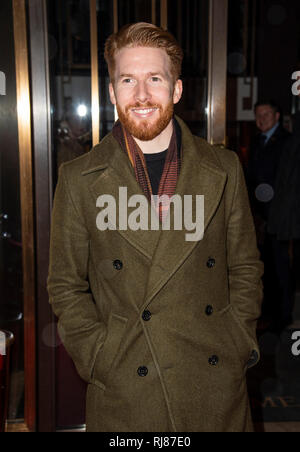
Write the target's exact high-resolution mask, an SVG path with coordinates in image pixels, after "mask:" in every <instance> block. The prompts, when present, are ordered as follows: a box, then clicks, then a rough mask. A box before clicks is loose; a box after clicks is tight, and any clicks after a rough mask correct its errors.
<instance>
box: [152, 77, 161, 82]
mask: <svg viewBox="0 0 300 452" xmlns="http://www.w3.org/2000/svg"><path fill="white" fill-rule="evenodd" d="M151 81H152V82H154V83H158V82H160V81H161V79H160V78H159V77H157V76H153V77H151Z"/></svg>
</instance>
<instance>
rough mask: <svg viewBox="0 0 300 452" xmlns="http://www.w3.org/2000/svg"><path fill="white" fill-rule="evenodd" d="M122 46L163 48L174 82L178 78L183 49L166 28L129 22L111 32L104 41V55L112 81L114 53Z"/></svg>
mask: <svg viewBox="0 0 300 452" xmlns="http://www.w3.org/2000/svg"><path fill="white" fill-rule="evenodd" d="M124 47H128V48H132V47H154V48H158V49H164V50H165V51H166V53H167V54H168V56H169V57H170V61H171V75H172V77H173V79H174V82H175V81H176V80H178V79H179V77H180V74H181V65H182V60H183V51H182V49H181V47H180V46H179V44H178V42H177V41H176V39H175V38H174V36H173V35H172V34H171V33H169V32H168V31H166V30H163V29H162V28H160V27H157V26H156V25H153V24H148V23H146V22H139V23H136V24H131V25H130V24H129V25H125V26H124V27H122V28H121V29H120V30H119V31H118V32H117V33H114V34H112V35H111V36H110V37H109V38H108V39H107V41H106V43H105V51H104V57H105V60H106V62H107V65H108V71H109V75H110V79H111V81H112V82H113V81H114V73H115V66H116V64H115V55H116V53H117V52H118V51H120V50H121V49H123V48H124Z"/></svg>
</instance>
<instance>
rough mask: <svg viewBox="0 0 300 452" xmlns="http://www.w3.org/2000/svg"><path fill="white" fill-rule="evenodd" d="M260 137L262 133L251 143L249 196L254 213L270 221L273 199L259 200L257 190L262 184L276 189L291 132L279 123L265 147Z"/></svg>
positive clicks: (248, 180)
mask: <svg viewBox="0 0 300 452" xmlns="http://www.w3.org/2000/svg"><path fill="white" fill-rule="evenodd" d="M260 137H261V134H258V135H257V136H256V137H255V139H254V141H253V143H252V145H251V148H250V155H249V163H248V168H247V171H246V176H247V184H248V190H249V198H250V202H251V206H252V209H253V211H254V214H256V215H259V216H260V217H261V218H262V219H263V220H265V221H268V218H269V209H270V206H271V203H272V201H269V202H261V201H259V200H258V199H257V197H256V195H255V191H256V189H257V187H258V186H259V185H260V184H268V185H270V186H271V187H272V188H273V190H274V191H275V181H276V177H277V170H278V164H279V160H280V158H281V154H282V152H283V148H284V146H285V143H286V141H287V140H288V138H289V137H290V133H289V132H288V131H287V130H285V129H284V128H283V127H282V126H281V125H279V127H278V128H277V130H276V131H275V133H274V134H273V135H272V137H271V138H270V139H269V141H268V142H267V144H266V145H265V147H264V148H263V149H262V148H261V147H260V144H259V141H260Z"/></svg>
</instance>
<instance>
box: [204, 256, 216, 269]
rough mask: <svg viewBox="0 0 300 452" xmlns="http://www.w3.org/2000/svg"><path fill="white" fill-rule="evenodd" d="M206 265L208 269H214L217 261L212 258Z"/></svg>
mask: <svg viewBox="0 0 300 452" xmlns="http://www.w3.org/2000/svg"><path fill="white" fill-rule="evenodd" d="M206 265H207V267H208V268H213V267H214V266H215V265H216V260H215V259H214V258H212V257H210V258H209V259H208V261H207V262H206Z"/></svg>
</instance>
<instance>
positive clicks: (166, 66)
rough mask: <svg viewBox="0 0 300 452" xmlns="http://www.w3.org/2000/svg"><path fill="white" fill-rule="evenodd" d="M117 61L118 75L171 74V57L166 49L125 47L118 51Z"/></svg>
mask: <svg viewBox="0 0 300 452" xmlns="http://www.w3.org/2000/svg"><path fill="white" fill-rule="evenodd" d="M115 63H116V73H117V76H119V75H120V74H135V73H145V74H147V73H149V72H152V73H154V72H161V73H165V74H166V75H169V74H170V57H169V55H168V54H167V52H166V51H165V50H164V49H157V48H154V47H124V48H123V49H121V50H119V51H118V52H117V53H116V55H115Z"/></svg>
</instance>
